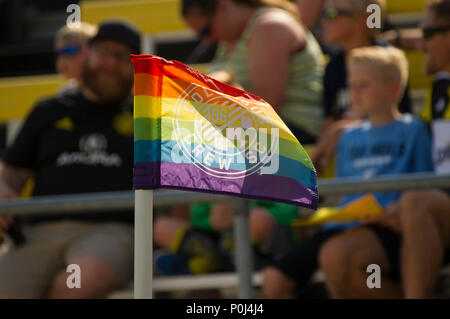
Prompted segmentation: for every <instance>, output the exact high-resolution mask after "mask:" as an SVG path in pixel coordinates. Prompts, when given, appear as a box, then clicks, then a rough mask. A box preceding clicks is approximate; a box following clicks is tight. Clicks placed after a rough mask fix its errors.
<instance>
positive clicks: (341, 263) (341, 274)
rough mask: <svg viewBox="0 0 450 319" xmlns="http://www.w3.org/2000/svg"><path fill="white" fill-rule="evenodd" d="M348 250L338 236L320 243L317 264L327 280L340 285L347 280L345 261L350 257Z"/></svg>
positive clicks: (347, 271)
mask: <svg viewBox="0 0 450 319" xmlns="http://www.w3.org/2000/svg"><path fill="white" fill-rule="evenodd" d="M350 255H351V252H350V251H348V249H347V248H346V246H345V245H343V244H342V243H341V242H340V240H339V238H335V239H331V240H329V241H327V242H326V243H325V244H323V245H322V247H321V249H320V251H319V260H318V262H319V265H320V268H321V269H322V270H323V271H324V272H325V275H326V278H327V282H329V283H332V284H336V285H340V284H341V283H342V282H343V281H345V280H347V277H348V273H349V269H348V267H347V263H346V261H348V258H349V257H350Z"/></svg>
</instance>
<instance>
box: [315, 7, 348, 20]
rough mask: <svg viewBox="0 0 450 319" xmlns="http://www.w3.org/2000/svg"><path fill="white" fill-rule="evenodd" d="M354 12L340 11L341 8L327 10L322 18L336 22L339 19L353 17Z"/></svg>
mask: <svg viewBox="0 0 450 319" xmlns="http://www.w3.org/2000/svg"><path fill="white" fill-rule="evenodd" d="M353 15H354V14H353V11H352V10H348V9H339V8H327V9H325V10H323V12H322V18H324V19H327V20H331V21H333V20H336V19H337V18H339V17H343V16H347V17H352V16H353Z"/></svg>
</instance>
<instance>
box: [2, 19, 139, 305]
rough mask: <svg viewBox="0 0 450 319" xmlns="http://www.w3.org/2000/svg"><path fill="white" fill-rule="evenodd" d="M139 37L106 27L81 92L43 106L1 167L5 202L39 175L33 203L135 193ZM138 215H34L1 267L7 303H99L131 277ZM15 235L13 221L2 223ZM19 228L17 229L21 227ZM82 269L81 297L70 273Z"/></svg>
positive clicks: (120, 25) (96, 40)
mask: <svg viewBox="0 0 450 319" xmlns="http://www.w3.org/2000/svg"><path fill="white" fill-rule="evenodd" d="M139 46H140V35H139V32H138V31H137V30H136V29H135V28H134V27H132V26H129V25H128V24H127V23H125V22H119V21H110V22H105V23H103V24H101V25H100V28H99V30H98V33H97V34H96V35H95V36H94V37H93V38H92V39H91V40H90V41H89V46H88V48H86V58H85V59H84V63H83V66H82V73H81V79H82V81H81V87H80V90H78V91H75V92H71V93H70V94H65V95H56V96H54V97H51V98H48V99H45V100H43V101H41V102H39V103H38V104H37V105H36V106H35V107H34V108H33V109H32V111H31V113H30V114H29V115H28V117H27V119H26V121H25V123H24V125H23V127H22V129H21V131H20V132H19V134H18V136H17V137H16V139H15V141H14V142H13V144H12V145H11V146H10V147H9V148H8V150H7V152H6V154H5V157H4V159H3V162H1V163H0V198H1V199H8V198H15V197H17V196H18V194H19V193H20V191H21V189H22V188H23V186H24V184H25V182H26V180H27V179H28V178H29V177H31V176H34V177H35V187H34V189H33V194H32V195H33V196H40V195H57V194H73V193H87V192H103V191H114V190H127V189H131V188H132V168H133V125H132V123H133V119H132V96H131V90H132V87H133V65H132V63H131V61H130V59H129V55H130V53H138V52H139ZM133 216H134V215H133V212H132V211H125V212H118V213H117V214H116V213H115V214H111V213H100V212H92V213H91V214H76V213H73V214H72V213H71V214H64V212H61V214H60V215H38V216H30V217H29V218H27V219H24V220H23V221H22V225H23V234H24V237H25V238H24V240H25V242H24V243H22V245H20V246H16V247H12V249H10V250H9V251H8V252H7V253H6V254H4V255H2V256H1V258H0V296H1V297H3V298H11V297H16V298H17V297H25V298H45V297H48V298H102V297H105V296H107V294H108V293H109V292H111V291H112V290H113V289H116V288H118V287H120V286H121V285H123V284H124V283H127V282H128V281H129V280H130V279H131V275H132V271H133V234H132V232H133V224H132V222H133ZM0 221H1V223H0V226H1V227H2V228H3V229H8V228H9V227H10V225H11V222H12V219H11V218H10V217H9V218H8V217H1V218H0ZM15 223H17V220H16V221H15ZM69 264H77V265H78V266H79V267H80V269H81V288H79V289H69V288H68V287H67V285H66V281H67V276H68V275H69V274H68V273H67V272H66V267H67V266H68V265H69Z"/></svg>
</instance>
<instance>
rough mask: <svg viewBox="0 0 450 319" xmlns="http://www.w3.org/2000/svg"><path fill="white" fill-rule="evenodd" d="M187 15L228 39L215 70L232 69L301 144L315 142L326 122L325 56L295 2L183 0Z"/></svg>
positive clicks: (203, 29)
mask: <svg viewBox="0 0 450 319" xmlns="http://www.w3.org/2000/svg"><path fill="white" fill-rule="evenodd" d="M183 16H184V18H185V20H186V22H187V23H188V24H189V25H190V27H191V28H193V29H194V30H195V31H197V32H198V33H199V34H200V35H202V36H203V37H205V36H208V37H209V38H211V39H214V40H216V41H221V42H222V43H223V44H224V45H221V46H220V47H219V50H218V53H217V55H216V58H215V60H214V61H213V64H212V69H211V70H212V72H214V71H218V70H225V71H228V72H230V73H232V74H233V76H234V78H235V80H236V82H237V83H238V84H240V85H241V86H242V87H243V88H244V89H245V90H247V91H249V92H251V93H254V94H256V95H258V96H261V97H262V98H264V99H265V100H266V101H267V102H269V103H270V104H271V105H272V106H273V108H274V109H275V110H276V111H277V112H278V113H279V114H280V116H281V118H282V119H283V120H284V121H285V123H286V124H287V125H288V127H289V128H290V129H291V131H292V133H293V134H294V135H295V136H297V138H298V139H299V141H300V142H301V143H302V144H311V143H314V142H315V140H316V138H317V136H318V134H319V132H320V129H321V123H322V108H321V102H322V101H321V96H322V76H323V56H322V52H321V50H320V47H319V45H318V44H317V41H316V40H315V38H314V36H313V35H312V34H311V33H310V32H309V31H308V30H307V29H305V28H304V27H303V26H302V24H301V23H300V19H299V17H298V12H297V10H296V7H295V5H294V4H293V3H290V2H288V1H286V0H279V1H267V0H257V1H254V0H253V1H250V0H213V1H211V0H184V1H183ZM194 21H195V22H194Z"/></svg>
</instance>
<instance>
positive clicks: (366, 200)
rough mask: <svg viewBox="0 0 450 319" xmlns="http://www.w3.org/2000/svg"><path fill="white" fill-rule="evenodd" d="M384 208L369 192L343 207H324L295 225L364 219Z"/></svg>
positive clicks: (294, 222) (373, 215)
mask: <svg viewBox="0 0 450 319" xmlns="http://www.w3.org/2000/svg"><path fill="white" fill-rule="evenodd" d="M383 212H384V209H383V207H381V205H380V204H379V203H378V201H377V199H376V198H375V196H373V194H367V195H364V196H363V197H361V198H359V199H357V200H354V201H352V202H351V203H349V204H348V205H346V206H344V207H341V208H333V207H322V208H319V209H318V210H317V212H316V213H314V214H313V215H311V216H310V217H308V218H303V219H296V220H294V221H293V222H292V225H293V226H314V225H321V224H324V223H328V222H350V221H355V220H364V219H368V218H372V217H376V216H378V215H381V214H383Z"/></svg>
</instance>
